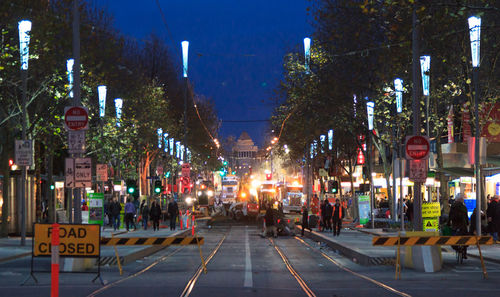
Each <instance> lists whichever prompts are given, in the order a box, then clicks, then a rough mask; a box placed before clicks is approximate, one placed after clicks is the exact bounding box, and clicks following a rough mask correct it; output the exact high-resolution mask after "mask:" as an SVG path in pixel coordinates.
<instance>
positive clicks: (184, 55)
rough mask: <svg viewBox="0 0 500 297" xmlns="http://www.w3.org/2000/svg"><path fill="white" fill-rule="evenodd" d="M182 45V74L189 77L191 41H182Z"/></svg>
mask: <svg viewBox="0 0 500 297" xmlns="http://www.w3.org/2000/svg"><path fill="white" fill-rule="evenodd" d="M181 46H182V74H183V76H184V77H188V52H189V41H186V40H185V41H183V42H181Z"/></svg>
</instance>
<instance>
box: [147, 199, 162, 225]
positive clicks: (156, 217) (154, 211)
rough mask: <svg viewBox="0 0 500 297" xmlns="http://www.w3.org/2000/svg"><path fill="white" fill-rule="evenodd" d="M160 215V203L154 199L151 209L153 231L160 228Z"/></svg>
mask: <svg viewBox="0 0 500 297" xmlns="http://www.w3.org/2000/svg"><path fill="white" fill-rule="evenodd" d="M160 216H161V208H160V205H159V204H158V202H157V201H156V200H153V203H151V209H150V210H149V217H150V218H151V221H153V231H158V230H160Z"/></svg>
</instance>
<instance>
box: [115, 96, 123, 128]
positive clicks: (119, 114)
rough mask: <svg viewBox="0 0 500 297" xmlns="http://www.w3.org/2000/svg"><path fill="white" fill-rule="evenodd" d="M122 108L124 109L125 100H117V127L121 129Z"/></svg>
mask: <svg viewBox="0 0 500 297" xmlns="http://www.w3.org/2000/svg"><path fill="white" fill-rule="evenodd" d="M122 107H123V100H122V99H121V98H116V99H115V109H116V127H121V123H120V120H121V118H122Z"/></svg>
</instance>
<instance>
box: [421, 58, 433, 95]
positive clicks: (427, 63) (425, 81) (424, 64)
mask: <svg viewBox="0 0 500 297" xmlns="http://www.w3.org/2000/svg"><path fill="white" fill-rule="evenodd" d="M420 70H421V72H422V91H423V93H424V96H429V93H430V74H429V71H430V70H431V56H421V57H420Z"/></svg>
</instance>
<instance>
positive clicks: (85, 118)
mask: <svg viewBox="0 0 500 297" xmlns="http://www.w3.org/2000/svg"><path fill="white" fill-rule="evenodd" d="M88 123H89V111H88V109H87V108H86V107H83V106H71V107H65V108H64V124H65V125H66V128H67V129H68V130H73V131H75V130H87V129H88Z"/></svg>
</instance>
